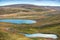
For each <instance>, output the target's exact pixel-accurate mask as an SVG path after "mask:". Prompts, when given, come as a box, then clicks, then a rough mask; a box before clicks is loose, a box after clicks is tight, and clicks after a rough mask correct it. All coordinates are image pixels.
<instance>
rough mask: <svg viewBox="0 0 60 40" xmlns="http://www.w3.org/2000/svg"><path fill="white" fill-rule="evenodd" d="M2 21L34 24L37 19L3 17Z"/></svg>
mask: <svg viewBox="0 0 60 40" xmlns="http://www.w3.org/2000/svg"><path fill="white" fill-rule="evenodd" d="M0 22H8V23H16V24H33V23H36V21H35V20H21V19H2V20H0Z"/></svg>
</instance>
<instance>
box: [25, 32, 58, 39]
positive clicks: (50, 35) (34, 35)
mask: <svg viewBox="0 0 60 40" xmlns="http://www.w3.org/2000/svg"><path fill="white" fill-rule="evenodd" d="M25 36H26V37H30V38H34V37H35V38H36V37H43V38H53V39H57V38H58V37H57V35H55V34H42V33H37V34H25Z"/></svg>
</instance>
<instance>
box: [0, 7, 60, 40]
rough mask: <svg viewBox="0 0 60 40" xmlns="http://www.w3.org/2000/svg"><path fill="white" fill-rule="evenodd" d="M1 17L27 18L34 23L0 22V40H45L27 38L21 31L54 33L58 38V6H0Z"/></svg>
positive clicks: (26, 32) (59, 20)
mask: <svg viewBox="0 0 60 40" xmlns="http://www.w3.org/2000/svg"><path fill="white" fill-rule="evenodd" d="M1 19H29V20H35V21H36V23H35V24H13V23H9V22H8V23H7V22H0V40H46V39H45V38H28V37H25V36H24V35H23V34H21V33H25V34H32V33H46V34H56V35H57V36H58V39H57V40H59V39H60V11H59V7H56V9H55V7H54V8H52V7H46V8H45V7H41V8H40V7H38V6H37V7H28V6H27V7H14V6H13V7H11V6H10V7H9V6H8V7H0V20H1Z"/></svg>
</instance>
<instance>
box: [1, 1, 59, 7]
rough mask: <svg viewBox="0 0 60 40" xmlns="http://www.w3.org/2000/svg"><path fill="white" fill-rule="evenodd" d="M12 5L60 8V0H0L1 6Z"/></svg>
mask: <svg viewBox="0 0 60 40" xmlns="http://www.w3.org/2000/svg"><path fill="white" fill-rule="evenodd" d="M12 4H34V5H39V6H60V0H0V6H5V5H12Z"/></svg>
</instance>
